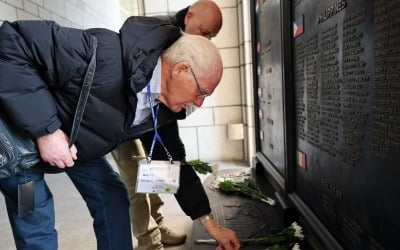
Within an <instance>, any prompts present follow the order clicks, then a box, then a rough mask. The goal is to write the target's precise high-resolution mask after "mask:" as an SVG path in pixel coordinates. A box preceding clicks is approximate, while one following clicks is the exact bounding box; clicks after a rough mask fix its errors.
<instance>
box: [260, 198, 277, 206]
mask: <svg viewBox="0 0 400 250" xmlns="http://www.w3.org/2000/svg"><path fill="white" fill-rule="evenodd" d="M261 201H262V202H265V203H268V204H269V205H271V206H273V205H275V200H273V199H271V198H267V200H265V199H261Z"/></svg>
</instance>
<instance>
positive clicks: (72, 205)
mask: <svg viewBox="0 0 400 250" xmlns="http://www.w3.org/2000/svg"><path fill="white" fill-rule="evenodd" d="M108 159H110V162H111V163H112V165H114V164H115V163H114V162H113V160H112V159H111V158H110V157H108ZM218 163H219V166H220V168H221V169H226V168H235V167H244V165H243V164H241V163H234V162H218ZM114 166H115V165H114ZM207 177H208V175H200V178H201V179H202V180H205V179H206V178H207ZM45 178H46V181H47V183H48V185H49V187H50V189H51V190H52V193H53V195H54V200H55V210H56V228H57V231H58V238H59V250H95V249H96V239H95V235H94V232H93V230H92V218H91V217H90V214H89V212H88V210H87V208H86V205H85V204H84V202H83V200H82V198H81V196H80V195H79V193H78V192H77V191H76V189H75V187H74V186H73V184H72V183H71V181H70V180H69V178H68V177H67V175H65V174H49V175H47V176H46V177H45ZM162 199H163V201H164V202H165V206H164V207H163V214H164V216H165V219H166V221H167V223H168V225H170V226H171V227H172V228H174V229H176V230H179V231H183V232H186V234H187V235H188V239H187V240H186V242H185V244H182V245H180V246H166V247H165V249H168V250H186V249H194V248H193V246H192V239H191V232H192V224H193V223H192V220H191V219H190V218H189V217H187V216H186V215H185V214H184V213H183V211H182V210H181V208H180V207H179V205H178V203H177V202H176V200H175V197H174V196H173V195H169V194H163V195H162ZM0 244H1V246H0V249H2V250H12V249H15V244H14V240H13V236H12V233H11V228H10V225H9V222H8V217H7V212H6V208H5V204H4V199H2V198H0ZM135 245H136V240H135V239H134V246H135Z"/></svg>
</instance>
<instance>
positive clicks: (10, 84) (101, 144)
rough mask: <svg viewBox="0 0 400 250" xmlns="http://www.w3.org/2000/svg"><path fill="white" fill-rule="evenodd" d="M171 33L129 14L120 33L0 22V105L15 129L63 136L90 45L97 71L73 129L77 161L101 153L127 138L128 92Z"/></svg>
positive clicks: (131, 102) (141, 81)
mask: <svg viewBox="0 0 400 250" xmlns="http://www.w3.org/2000/svg"><path fill="white" fill-rule="evenodd" d="M180 34H181V33H180V30H179V28H177V27H175V26H173V25H170V24H169V23H168V22H166V21H161V20H160V19H157V18H149V17H145V18H144V17H131V18H129V19H128V20H127V21H126V22H125V24H124V25H123V26H122V28H121V30H120V33H119V34H118V33H116V32H112V31H110V30H106V29H90V30H86V31H83V30H78V29H72V28H65V27H60V26H58V25H57V24H56V23H54V22H51V21H18V22H13V23H9V22H4V24H3V25H2V26H1V27H0V105H1V109H4V110H5V112H6V113H7V114H8V115H9V116H10V118H11V119H12V120H13V121H14V123H15V125H16V126H18V127H21V128H23V129H24V130H26V131H28V132H29V133H30V134H32V135H33V136H34V137H40V136H42V135H45V134H47V133H51V132H53V131H55V130H56V129H58V128H60V127H61V128H62V130H63V131H65V132H66V133H67V134H69V132H70V130H71V126H72V119H73V116H74V111H75V108H76V103H77V100H78V96H79V91H80V89H81V85H82V82H83V78H84V75H85V72H86V69H87V66H88V62H89V61H90V58H91V56H92V53H93V50H92V48H91V35H93V36H96V37H97V40H98V48H97V54H96V56H97V61H96V63H97V66H96V72H95V76H94V80H93V83H92V88H91V91H90V96H89V99H88V102H87V105H86V110H85V113H84V116H83V119H82V124H81V126H80V129H79V134H78V138H77V141H76V143H75V144H76V146H77V147H78V152H79V153H78V157H79V159H93V158H97V157H100V156H103V155H104V154H106V153H108V152H109V151H110V150H112V149H113V148H115V147H116V146H117V145H118V143H119V142H120V141H121V140H122V139H126V138H128V137H130V138H132V137H137V136H138V134H140V131H142V130H143V129H141V130H136V131H135V133H131V132H130V134H129V135H127V130H128V129H129V127H130V124H131V123H132V121H133V119H134V115H135V113H134V111H135V110H136V102H137V98H136V94H135V93H136V92H138V91H140V90H141V89H142V88H143V87H144V86H145V85H146V84H147V83H148V81H149V80H150V78H151V76H152V71H153V68H154V66H155V65H156V63H157V59H158V57H159V56H160V55H161V53H162V51H163V50H165V49H166V48H167V47H168V46H170V45H171V44H172V43H173V42H174V41H175V40H176V39H178V38H179V37H180Z"/></svg>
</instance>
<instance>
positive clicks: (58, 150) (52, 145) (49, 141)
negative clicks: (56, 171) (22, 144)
mask: <svg viewBox="0 0 400 250" xmlns="http://www.w3.org/2000/svg"><path fill="white" fill-rule="evenodd" d="M36 142H37V145H38V148H39V153H40V157H41V158H42V159H43V161H44V162H48V163H49V164H50V165H52V166H57V167H59V168H65V167H72V166H73V165H74V160H76V159H77V156H76V154H77V149H76V147H75V145H72V147H71V148H69V147H68V142H69V138H68V136H67V135H66V134H65V133H64V132H63V131H62V130H61V129H57V130H56V131H54V133H52V134H47V135H44V136H42V137H39V138H37V140H36Z"/></svg>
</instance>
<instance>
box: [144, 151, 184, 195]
mask: <svg viewBox="0 0 400 250" xmlns="http://www.w3.org/2000/svg"><path fill="white" fill-rule="evenodd" d="M180 165H181V164H180V162H179V161H174V163H173V164H171V163H170V162H169V161H151V162H150V163H149V162H148V161H147V160H146V159H144V160H141V161H139V169H138V175H137V181H136V192H137V193H171V194H175V193H176V192H177V191H178V188H179V176H180V171H181V167H180Z"/></svg>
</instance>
